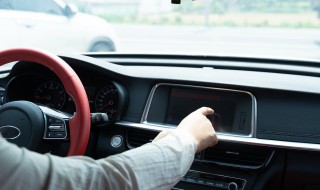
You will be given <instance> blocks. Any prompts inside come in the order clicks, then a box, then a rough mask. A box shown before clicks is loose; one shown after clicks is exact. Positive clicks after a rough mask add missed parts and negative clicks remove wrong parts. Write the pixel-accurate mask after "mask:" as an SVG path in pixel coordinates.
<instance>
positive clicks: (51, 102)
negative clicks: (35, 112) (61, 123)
mask: <svg viewBox="0 0 320 190" xmlns="http://www.w3.org/2000/svg"><path fill="white" fill-rule="evenodd" d="M33 97H34V102H35V103H37V104H41V105H45V106H48V107H50V108H53V109H58V110H60V109H61V108H62V107H63V106H64V103H65V101H66V93H65V90H64V88H63V86H62V85H61V84H60V83H59V82H56V81H52V80H50V81H46V82H43V83H41V84H40V85H39V86H38V87H37V88H36V90H35V92H34V96H33Z"/></svg>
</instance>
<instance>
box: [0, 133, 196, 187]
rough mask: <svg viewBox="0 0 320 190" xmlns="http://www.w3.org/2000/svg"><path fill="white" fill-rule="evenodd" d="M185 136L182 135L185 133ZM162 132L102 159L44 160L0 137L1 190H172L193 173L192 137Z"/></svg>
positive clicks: (46, 155)
mask: <svg viewBox="0 0 320 190" xmlns="http://www.w3.org/2000/svg"><path fill="white" fill-rule="evenodd" d="M180 132H181V131H180ZM180 132H179V133H178V131H177V130H172V131H166V132H162V133H160V134H159V135H158V137H157V138H156V139H155V140H154V142H152V143H148V144H146V145H144V146H142V147H139V148H136V149H133V150H129V151H126V152H124V153H122V154H118V155H114V156H110V157H107V158H104V159H100V160H93V159H91V158H89V157H84V156H76V157H67V158H62V157H57V156H53V155H50V154H45V155H41V154H38V153H34V152H31V151H29V150H27V149H25V148H19V147H17V146H16V145H13V144H11V143H8V142H7V141H6V140H4V139H3V138H1V137H0V186H1V189H10V190H14V189H34V190H36V189H68V190H73V189H86V190H87V189H115V190H116V189H121V190H122V189H143V190H144V189H146V190H148V189H171V188H172V187H173V186H174V185H175V184H176V183H177V182H178V181H179V180H180V179H181V178H182V177H183V176H184V175H185V174H186V172H187V171H188V170H189V168H190V166H191V164H192V162H193V159H194V154H195V152H196V144H195V141H194V139H193V137H192V136H191V135H189V134H184V133H180Z"/></svg>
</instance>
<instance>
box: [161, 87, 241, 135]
mask: <svg viewBox="0 0 320 190" xmlns="http://www.w3.org/2000/svg"><path fill="white" fill-rule="evenodd" d="M237 99H238V96H237V94H235V93H228V92H224V91H214V90H205V89H192V88H179V87H175V88H172V89H171V92H170V97H169V105H168V107H167V109H168V110H167V115H166V123H167V124H173V125H178V124H179V122H180V121H181V120H182V119H183V118H184V117H186V116H187V115H188V114H190V113H191V112H193V111H194V110H196V109H198V108H200V107H203V106H205V107H210V108H212V109H214V111H215V112H214V115H212V116H209V117H208V118H209V119H210V121H211V122H212V123H213V125H214V128H215V130H216V131H218V132H231V131H232V126H233V122H234V115H235V106H236V102H237Z"/></svg>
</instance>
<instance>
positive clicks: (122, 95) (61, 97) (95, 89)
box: [6, 74, 126, 119]
mask: <svg viewBox="0 0 320 190" xmlns="http://www.w3.org/2000/svg"><path fill="white" fill-rule="evenodd" d="M79 77H80V79H81V81H82V83H83V85H84V88H85V90H86V93H87V96H88V101H89V105H90V111H91V113H94V112H102V113H107V114H108V116H109V119H116V117H117V116H119V115H118V112H119V110H120V111H121V110H123V107H124V105H125V102H126V90H125V88H124V86H123V85H122V84H120V83H118V82H116V81H112V80H108V79H105V78H102V77H92V76H83V77H81V76H79ZM16 100H26V101H31V102H34V103H35V104H38V105H43V106H47V107H50V108H53V109H56V110H59V111H63V112H67V113H70V114H72V113H74V112H75V105H74V102H73V100H72V98H71V97H70V96H69V95H68V94H67V92H66V91H65V89H64V87H63V85H62V83H61V82H60V80H59V79H58V78H56V77H55V76H48V75H41V74H40V75H39V74H24V75H20V76H17V77H14V78H13V79H12V80H11V81H10V82H9V84H8V86H7V90H6V101H7V102H9V101H16ZM117 118H118V117H117Z"/></svg>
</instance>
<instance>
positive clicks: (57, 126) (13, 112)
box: [0, 48, 90, 156]
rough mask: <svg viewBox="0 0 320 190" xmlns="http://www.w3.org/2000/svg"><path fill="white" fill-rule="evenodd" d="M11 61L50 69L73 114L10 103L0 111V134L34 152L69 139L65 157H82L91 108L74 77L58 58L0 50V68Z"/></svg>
mask: <svg viewBox="0 0 320 190" xmlns="http://www.w3.org/2000/svg"><path fill="white" fill-rule="evenodd" d="M13 61H28V62H34V63H37V64H41V65H43V66H45V67H47V68H49V69H50V70H52V71H53V72H54V73H55V74H56V75H57V76H58V78H59V79H60V81H61V82H62V84H63V86H64V88H65V90H66V92H67V93H68V94H69V95H70V96H71V97H72V98H73V100H74V102H75V107H76V113H75V114H74V115H73V116H70V115H68V114H64V113H62V112H59V111H56V110H53V109H50V108H48V107H44V106H40V105H36V104H34V103H32V102H27V101H15V102H9V103H6V104H4V105H3V106H2V107H1V108H0V132H1V133H2V135H3V137H4V138H6V139H7V140H8V141H11V142H13V143H15V144H17V145H18V146H23V147H27V148H28V149H31V150H35V151H37V149H39V146H40V145H41V144H44V143H43V142H44V141H61V140H65V139H70V147H69V151H68V156H72V155H83V154H84V152H85V150H86V147H87V144H88V140H89V133H90V107H89V102H88V98H87V94H86V91H85V89H84V87H83V84H82V83H81V81H80V79H79V77H78V76H77V74H76V73H75V72H74V70H73V69H72V68H71V67H70V66H69V65H68V64H67V63H66V62H65V61H63V60H62V59H61V58H59V57H58V56H56V55H53V54H51V53H48V52H46V51H41V50H37V49H29V48H14V49H8V50H3V51H0V66H1V65H4V64H6V63H9V62H13ZM49 144H50V143H49Z"/></svg>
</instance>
